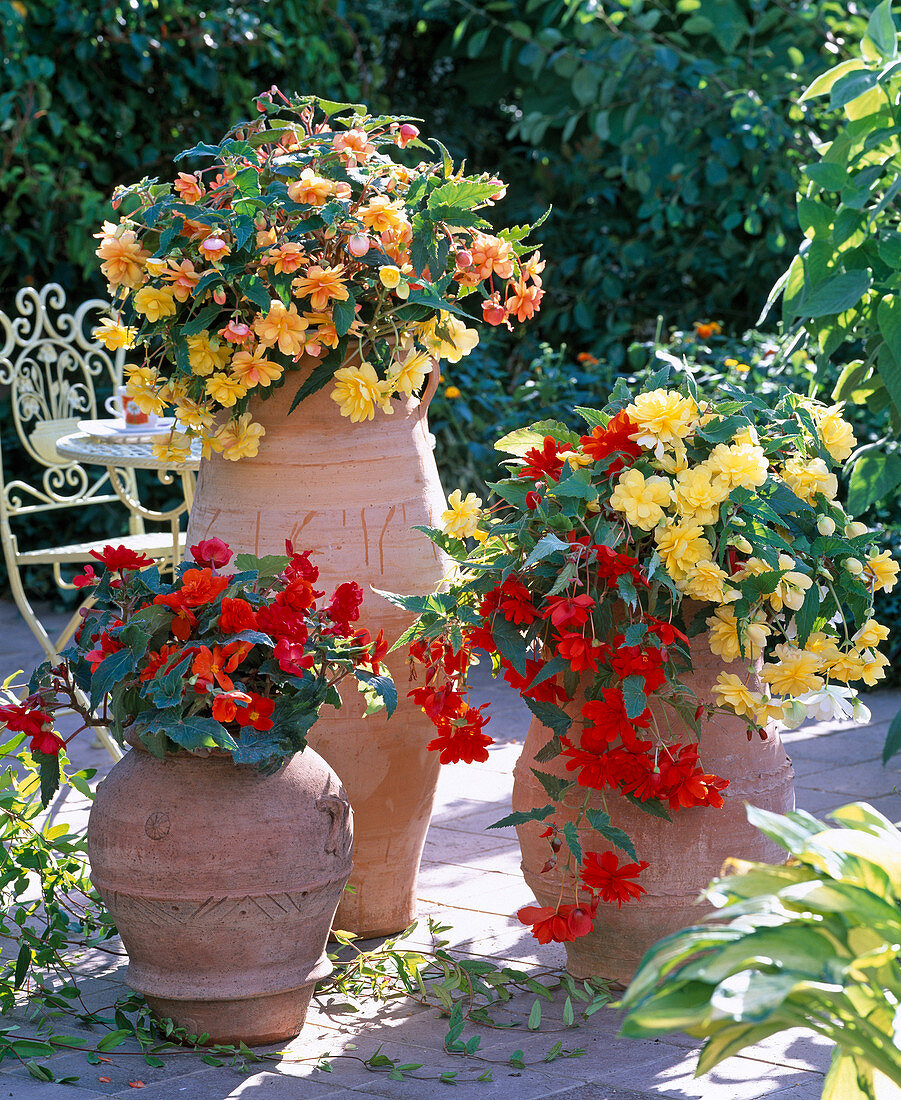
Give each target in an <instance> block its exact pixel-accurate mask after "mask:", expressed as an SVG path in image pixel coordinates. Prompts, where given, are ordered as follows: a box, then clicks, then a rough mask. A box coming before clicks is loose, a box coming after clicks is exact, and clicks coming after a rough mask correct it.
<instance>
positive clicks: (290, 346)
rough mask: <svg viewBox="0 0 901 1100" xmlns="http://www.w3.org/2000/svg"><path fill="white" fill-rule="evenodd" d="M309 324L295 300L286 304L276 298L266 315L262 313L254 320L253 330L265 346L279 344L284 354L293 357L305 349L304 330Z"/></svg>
mask: <svg viewBox="0 0 901 1100" xmlns="http://www.w3.org/2000/svg"><path fill="white" fill-rule="evenodd" d="M308 326H309V322H308V321H307V320H305V319H304V318H303V317H301V316H300V314H299V313H298V312H297V306H295V305H294V303H293V302H292V303H291V305H290V306H285V304H284V302H281V301H279V299H278V298H276V299H274V300H273V301H272V304H271V305H270V307H269V312H268V313H267V314H266V316H265V317H264V316H263V315H262V314H260V315H259V316H258V317H257V319H256V320H255V321H254V323H253V331H254V332H255V333H256V334H257V336H258V337H259V340H260V344H261V345H262V346H263V347H264V348H271V347H274V346H275V345H276V344H278V350H279V351H280V352H281V353H282V355H290V356H292V357H293V356H295V355H299V354H300V352H301V350H302V349H303V346H304V331H305V330H306V329H307V327H308Z"/></svg>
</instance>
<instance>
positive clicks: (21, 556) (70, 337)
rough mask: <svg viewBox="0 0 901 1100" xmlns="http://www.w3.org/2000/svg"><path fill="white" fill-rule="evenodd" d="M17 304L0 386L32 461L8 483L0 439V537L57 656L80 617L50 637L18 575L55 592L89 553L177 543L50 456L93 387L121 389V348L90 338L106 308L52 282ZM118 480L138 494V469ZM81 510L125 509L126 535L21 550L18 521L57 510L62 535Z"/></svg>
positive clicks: (155, 551)
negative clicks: (46, 582) (37, 578)
mask: <svg viewBox="0 0 901 1100" xmlns="http://www.w3.org/2000/svg"><path fill="white" fill-rule="evenodd" d="M15 304H16V309H17V311H18V316H17V317H13V318H10V317H9V316H7V315H6V314H5V313H3V312H0V386H7V387H9V394H8V400H9V415H11V418H12V423H13V425H14V427H15V431H16V434H17V436H18V441H19V444H20V445H21V447H22V449H23V450H24V452H25V454H26V455H27V458H28V459H29V460H31V461H30V462H29V465H32V464H33V467H34V476H33V478H29V480H25V479H24V478H18V477H17V478H15V479H14V480H12V481H9V482H7V480H6V476H5V475H4V470H3V448H2V439H0V541H2V543H3V555H4V558H5V560H6V566H7V570H8V571H9V584H10V589H11V590H12V595H13V599H14V600H15V602H16V606H17V607H18V609H19V611H20V612H21V613H22V616H23V617H24V619H25V621H26V622H27V623H28V626H29V627H30V629H31V631H32V633H33V634H34V636H35V637H36V638H37V640H38V642H39V643H40V645H41V647H42V648H43V650H44V652H45V653H46V654H47V656H48V657H50V658H53V657H56V656H57V655H58V654H59V653H60V651H61V650H62V649H63V647H64V646H65V645H66V644H67V643H68V641H69V639H70V638H71V637H72V634H73V633H74V632H75V629H76V627H77V626H78V623H79V621H80V616H79V613H78V611H76V613H75V614H74V615H73V616H72V617H71V619H70V620H69V622H68V623H67V625H66V627H65V629H64V630H63V632H62V633H61V634H60V636H59V637H58V638H56V639H55V640H54V639H52V638H51V637H50V635H49V634H48V633H47V631H46V630H45V628H44V626H43V625H42V624H41V622H40V620H39V619H38V617H37V615H36V614H35V611H34V609H33V607H32V605H31V602H30V600H29V599H28V595H27V593H26V591H25V586H24V583H23V580H22V572H21V571H22V569H24V568H26V567H31V566H44V567H49V568H51V569H52V570H53V577H54V580H55V581H56V584H57V585H58V586H59V587H60V588H70V589H72V588H74V587H75V586H74V585H73V584H72V583H71V580H69V579H67V578H66V577H65V576H64V575H63V569H64V568H65V567H73V568H72V570H71V572H72V573H75V572H77V571H78V567H79V566H81V565H85V564H89V563H92V562H94V560H95V559H94V558H93V557H92V556H91V553H90V551H91V550H100V549H102V547H103V546H105V545H107V544H108V543H110V542H113V543H116V544H117V545H118V544H122V545H125V546H128V547H130V548H131V549H132V550H135V551H137V552H140V553H144V554H148V555H150V556H151V557H154V558H156V559H157V560H159V561H160V562H161V564H165V565H167V566H171V565H174V561H173V557H174V554H175V544H176V542H177V538H176V539H173V531H172V530H169V531H163V532H146V531H145V530H144V523H143V520H142V519H141V517H140V516H137V515H135V514H133V513H130V512H129V511H128V509H126V508H125V507H124V505H123V504H122V503H121V501H120V499H119V498H118V497H117V495H116V494H115V492H114V491H113V489H112V486H111V484H110V476H109V473H108V471H105V470H101V469H100V468H97V467H93V468H88V467H85V466H82V465H80V464H79V463H77V462H72V461H70V460H68V459H65V458H62V457H61V456H60V455H59V454H58V453H57V451H56V446H55V444H56V441H57V440H58V439H60V438H62V436H64V435H68V434H69V433H71V432H74V431H77V430H78V421H79V420H89V419H95V418H96V417H97V398H96V395H95V384H96V385H97V387H98V388H102V389H104V390H107V389H108V390H110V391H111V392H114V388H115V386H117V385H119V384H121V381H122V366H123V361H124V352H123V351H121V350H120V351H119V352H117V353H116V355H115V356H112V355H111V354H110V353H109V352H108V351H107V350H106V348H105V347H104V346H103V345H102V344H99V343H97V342H95V341H94V340H93V338H92V336H91V330H92V329H93V328H95V327H96V326H97V324H98V322H99V320H100V318H101V317H103V316H105V315H108V314H109V311H110V306H109V303H108V302H104V301H102V300H100V299H92V300H90V301H87V302H84V303H83V304H82V305H80V306H79V307H78V308H77V309H76V310H75V312H74V313H66V312H64V310H65V307H66V295H65V292H64V291H63V289H62V287H60V286H59V285H58V284H56V283H48V284H47V285H46V286H44V287H42V288H40V289H37V288H33V287H23V288H22V289H21V290H20V291H19V292H18V294H17V295H16V299H15ZM0 392H2V391H0ZM3 403H5V402H3ZM119 476H121V478H122V480H123V482H124V483H125V484H127V485H128V487H129V493H130V495H133V496H134V497H135V498H136V497H137V487H136V485H135V483H134V478H135V474H134V470H122V471H119ZM85 508H93V509H109V508H115V509H117V510H118V509H121V510H122V512H123V515H122V527H123V530H124V529H125V528H127V531H128V533H127V534H124V535H123V536H121V537H119V536H108V537H106V538H102V539H96V540H93V541H89V542H80V543H69V544H63V545H57V546H45V547H36V548H31V547H29V548H24V547H23V546H22V545H21V542H22V538H23V531H22V525H21V521H22V520H23V519H26V518H27V517H34V516H36V515H38V514H40V513H57V514H58V515H59V517H60V524H59V531H60V534H64V532H65V520H64V519H63V516H64V515H65V512H66V511H67V510H70V509H85ZM17 521H18V522H17ZM14 527H15V528H16V529H15V530H14ZM176 535H177V532H176ZM79 610H80V609H79ZM101 740H102V741H103V742H104V744H105V745H106V747H107V749H109V751H110V752H111V754H112V755H114V756H118V755H120V753H119V750H118V746H116V745H115V743H114V742H112V741H111V740H110V739H109V738H108V737H104V736H101Z"/></svg>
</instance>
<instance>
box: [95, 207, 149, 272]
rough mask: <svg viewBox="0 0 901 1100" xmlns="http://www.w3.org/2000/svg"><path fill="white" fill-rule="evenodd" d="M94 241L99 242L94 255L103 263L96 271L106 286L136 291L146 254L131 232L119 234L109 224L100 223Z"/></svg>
mask: <svg viewBox="0 0 901 1100" xmlns="http://www.w3.org/2000/svg"><path fill="white" fill-rule="evenodd" d="M94 237H95V238H97V239H98V240H99V241H100V245H99V247H98V248H97V249H96V250H95V252H94V255H95V256H99V257H100V259H101V260H103V263H102V264H101V265H100V270H101V271H102V272H103V274H104V276H105V277H106V280H107V282H108V283H109V284H110V286H111V287H112V288H113V289H115V288H116V287H120V286H127V287H139V286H140V285H141V281H142V280H143V278H144V263H145V261H146V260H147V259H148V258H149V256H150V253H149V252H148V251H147V250H146V249H144V248H143V247H142V246H141V244H140V242H139V241H138V239H137V236H136V235H135V233H134V231H133V230H131V229H126V230H122V228H121V227H120V226H118V225H113V223H112V222H104V223H103V229H102V231H101V232H100V233H95V234H94Z"/></svg>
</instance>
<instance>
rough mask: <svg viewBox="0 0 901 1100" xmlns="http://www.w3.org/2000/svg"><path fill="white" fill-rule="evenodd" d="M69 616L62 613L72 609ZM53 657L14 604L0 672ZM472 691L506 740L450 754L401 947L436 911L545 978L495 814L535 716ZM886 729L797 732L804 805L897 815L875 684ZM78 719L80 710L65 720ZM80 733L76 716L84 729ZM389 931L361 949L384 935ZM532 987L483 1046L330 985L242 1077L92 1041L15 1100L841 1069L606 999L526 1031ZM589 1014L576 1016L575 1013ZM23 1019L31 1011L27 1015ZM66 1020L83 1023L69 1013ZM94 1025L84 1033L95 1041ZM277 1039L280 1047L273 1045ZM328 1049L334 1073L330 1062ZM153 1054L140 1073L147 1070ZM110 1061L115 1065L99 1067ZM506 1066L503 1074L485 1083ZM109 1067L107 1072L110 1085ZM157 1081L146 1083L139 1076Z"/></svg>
mask: <svg viewBox="0 0 901 1100" xmlns="http://www.w3.org/2000/svg"><path fill="white" fill-rule="evenodd" d="M61 618H63V617H61ZM39 656H40V654H39V652H38V650H37V645H36V643H34V642H33V640H32V639H31V635H30V634H29V633H28V631H27V629H26V628H25V626H24V624H23V623H22V622H21V621H20V620H18V618H17V615H16V612H15V609H14V607H13V606H12V605H11V604H2V603H0V671H3V670H4V669H5V670H8V671H13V670H14V669H15V668H17V667H26V668H30V666H31V663H33V661H34V660H36V659H38V658H39ZM472 694H473V696H474V700H473V701H474V703H475V704H476V705H478V704H480V703H482V702H485V701H488V700H490V701H491V704H492V705H491V708H490V709H491V712H492V722H491V724H490V725H489V727H488V732H490V733H491V735H492V736H493V737H494V738H495V741H496V743H495V744H494V745H493V746H492V747H491V748H490V749H489V760H488V761H487V763H485V764H475V765H453V766H449V767H446V768H444V769H443V771H442V775H441V780H440V783H439V787H438V798H437V802H436V805H435V813H434V816H433V819H432V827H431V829H430V831H429V835H428V839H427V842H426V847H425V852H424V858H423V863H422V871H421V874H420V880H419V899H420V902H419V918H420V919H419V923H418V926H417V928H416V929H415V931H414V932H413V933H412V934H411V935H410V937H408V938H407V939H406V940H405V941H403V943H402V944H401V946H402V947H404V948H407V949H410V950H418V949H423V950H426V949H428V948H430V947H431V945H432V937H431V935H430V934H429V931H428V927H427V922H426V919H425V918H426V916H431V917H433V918H434V919H436V920H437V921H439V922H440V923H442V924H444V925H449V926H450V927H449V930H448V931H447V932H445V933H442V936H443V938H444V939H446V940H447V941H448V943H449V949H450V950H452V951H453V952H454V954H455V955H456V956H457V957H459V958H461V959H483V960H484V959H490V960H491V961H492V962H494V963H495V965H497V966H512V967H514V968H517V969H521V968H522V969H528V970H530V971H531V972H534V973H536V974H545V973H547V972H548V971H550V970H553V968H556V967H562V966H563V964H564V962H565V953H564V950H563V947H562V945H560V944H548V945H545V946H542V945H539V944H538V943H536V941H535V940H534V939H533V938H532V936H531V935H530V933H529V931H528V929H527V928H525V927H524V926H523V925H521V924H520V923H519V922H518V921H517V920H516V919H515V916H514V913H515V911H516V909H517V908H519V907H520V906H521V905H524V904H528V903H529V902H531V901H532V900H533V899H532V897H531V895H530V893H529V890H528V888H527V887H526V885H525V883H524V881H523V879H522V876H521V873H520V866H519V865H520V853H519V847H518V844H517V842H516V834H515V830H514V829H512V828H510V827H507V828H504V829H499V830H490V829H488V826H489V825H490V824H492V823H493V822H495V821H497V820H498V819H499V818H502V817H504V816H505V815H506V814H508V813H509V812H510V798H511V791H512V785H513V775H512V772H513V766H514V764H515V762H516V759H517V757H518V756H519V753H520V751H521V745H522V741H523V740H524V738H525V733H526V729H527V726H528V723H529V720H530V717H531V716H530V713H529V711H528V709H527V708H526V707H525V705H524V704H523V703H522V700H521V699H520V698H519V697H518V696H517V695H516V693H515V692H513V691H512V690H511V689H509V688H508V687H507V685H506V684H505V683H503V682H497V681H492V680H491V677H490V669H489V667H488V666H487V663H483V665H482V666H481V667H480V668H479V669H477V670H476V672H475V675H474V678H473V691H472ZM867 703H868V705H869V706H870V707H871V709H872V711H873V725H872V726H871V727H870V728H867V729H864V728H859V727H853V726H842V725H840V724H837V723H829V722H820V723H812V724H810V725H808V726H804V727H802V728H801V729H799V730H796V731H793V732H791V733H788V734H786V735H785V742H786V747H787V750H788V752H789V755H791V756H793V758H794V765H795V772H796V782H797V788H796V789H797V801H798V804H799V805H800V806H802V807H804V808H805V809H808V810H810V811H811V812H815V813H818V814H820V813H823V812H825V811H826V810H829V809H833V808H835V807H836V806H838V805H841V804H843V803H845V802H849V801H852V800H854V799H865V800H867V801H870V802H872V803H873V804H874V805H876V806H877V807H878V808H879V809H881V810H882V812H883V813H885V814H886V815H887V816H889V817H891V818H892V819H893V820H897V819H899V818H901V793H899V789H901V764H899V762H898V761H897V760H896V761H891V762H890V763H889V766H888V767H887V768H884V767H883V766H882V762H881V753H882V743H883V740H884V736H885V730H886V729H887V726H888V723H889V721H890V720H891V718H892V717H893V716H894V713H895V712H896V710H897V709H898V707H899V706H901V693H892V692H879V693H875V694H873V695H870V696H868V697H867ZM66 721H67V723H69V724H71V722H72V721H74V719H73V718H71V717H70V718H69V719H67V720H66ZM70 728H72V729H74V726H70ZM72 758H73V761H74V763H75V764H76V765H77V766H79V767H90V768H96V769H97V776H96V777H95V779H94V780H93V781H92V785H96V783H97V782H98V781H99V780H100V779H101V778H102V777H103V776H104V775H105V774H106V772H107V771H108V770H109V768H110V767H111V766H112V761H111V759H110V757H109V755H108V754H107V753H106V751H105V750H103V749H102V748H99V747H95V746H94V745H93V744H92V738H91V737H90V736H89V735H85V736H82V737H79V738H76V739H75V741H74V742H73V744H72ZM87 812H88V803H87V801H86V800H85V799H84V798H82V797H81V796H80V795H77V794H76V793H75V792H72V791H69V792H67V793H66V795H65V797H64V798H60V799H58V800H57V801H56V802H55V803H54V804H53V806H52V807H51V810H50V816H51V819H52V821H53V822H54V823H57V824H61V823H65V824H67V825H69V826H70V828H71V829H72V830H76V831H80V830H81V829H83V828H84V827H85V824H86V820H87ZM376 942H377V941H372V942H371V943H370V944H366V943H361V945H360V946H363V947H366V946H375V945H376ZM120 952H121V945H120V944H119V942H118V941H117V940H114V941H111V942H110V943H109V944H108V945H107V950H104V951H100V950H98V949H93V950H90V951H86V952H84V953H83V956H82V957H81V958H80V959H79V961H78V962H77V965H76V970H77V972H78V973H79V974H80V975H81V988H82V995H83V998H84V1001H85V1005H86V1006H87V1008H89V1009H99V1008H108V1007H109V1006H111V1005H112V1004H113V1003H114V1001H115V999H116V997H118V996H120V995H122V994H123V993H124V992H125V987H124V984H123V974H124V969H125V959H124V957H123V955H122V954H121V953H120ZM533 1002H534V997H533V996H532V995H531V994H527V995H517V996H516V997H515V998H514V999H513V1001H511V1003H510V1005H509V1006H508V1007H507V1008H506V1009H505V1010H502V1011H501V1012H499V1013H498V1019H501V1018H503V1020H504V1022H507V1023H509V1022H512V1021H515V1022H516V1024H517V1026H516V1027H515V1028H512V1029H509V1030H508V1029H504V1028H496V1029H493V1028H490V1027H487V1026H481V1025H480V1026H478V1027H475V1026H472V1025H468V1026H467V1028H466V1031H465V1034H464V1038H466V1039H469V1038H471V1037H472V1036H474V1035H476V1034H477V1035H479V1036H480V1038H481V1045H480V1047H479V1049H478V1050H477V1051H476V1052H475V1053H474V1054H473V1055H470V1056H467V1057H465V1058H464V1057H460V1056H459V1055H453V1054H448V1053H447V1052H445V1050H444V1037H445V1035H446V1032H447V1021H446V1019H445V1018H442V1016H441V1013H440V1011H438V1010H436V1009H435V1008H433V1007H424V1006H422V1005H420V1004H419V1003H417V1002H416V1001H415V1000H413V999H409V998H404V999H398V1000H393V1001H388V1002H364V1003H363V1004H362V1005H360V1006H359V1010H358V1011H350V1006H348V1003H347V999H346V997H345V996H344V995H343V994H324V995H321V996H320V997H318V998H317V999H315V1000H314V1002H313V1005H312V1006H311V1010H310V1014H309V1017H308V1021H307V1025H306V1027H305V1029H304V1031H303V1033H302V1034H301V1035H300V1036H299V1037H298V1038H297V1039H296V1040H295V1041H294V1042H293V1043H290V1044H288V1045H287V1046H286V1047H284V1048H281V1049H283V1051H284V1053H283V1054H281V1056H280V1057H279V1058H278V1060H277V1061H273V1062H266V1063H264V1064H263V1065H262V1066H258V1067H257V1066H254V1067H251V1068H252V1069H253V1070H255V1072H252V1073H250V1074H247V1075H243V1076H242V1075H241V1074H239V1073H238V1072H237V1071H236V1070H234V1069H231V1068H229V1067H227V1066H225V1067H211V1066H207V1065H204V1063H202V1062H201V1061H200V1058H199V1056H198V1055H194V1054H179V1055H177V1056H174V1057H172V1058H167V1059H166V1061H165V1065H164V1067H163V1068H161V1069H154V1068H153V1067H150V1066H146V1065H144V1064H143V1060H142V1059H141V1058H140V1055H139V1054H137V1052H135V1053H131V1054H129V1051H131V1050H132V1049H133V1048H132V1047H129V1046H128V1044H125V1046H123V1047H122V1048H120V1049H119V1050H116V1051H114V1052H112V1054H111V1055H110V1057H111V1062H110V1063H108V1064H104V1065H103V1066H102V1067H98V1066H90V1065H88V1064H87V1063H86V1061H85V1057H84V1055H83V1054H80V1053H74V1052H69V1053H66V1052H61V1053H60V1054H57V1055H54V1056H53V1058H52V1059H51V1060H50V1064H51V1065H52V1066H53V1070H54V1072H55V1073H57V1075H58V1076H63V1075H64V1074H65V1073H66V1072H69V1073H74V1074H78V1076H79V1081H78V1082H77V1084H76V1085H74V1086H62V1085H55V1084H49V1083H46V1082H39V1081H34V1080H33V1079H31V1078H30V1077H29V1076H28V1071H27V1069H25V1068H24V1067H23V1066H18V1065H17V1066H10V1065H9V1064H8V1063H4V1064H3V1065H2V1066H0V1100H99V1098H106V1097H116V1098H121V1097H124V1096H133V1095H140V1096H141V1097H142V1098H144V1100H181V1098H182V1097H184V1100H225V1098H232V1097H234V1098H240V1100H304V1098H305V1097H323V1098H331V1100H339V1098H344V1100H347V1098H351V1097H354V1096H385V1097H411V1098H415V1100H419V1098H421V1097H425V1096H431V1095H432V1094H433V1093H434V1092H435V1091H436V1089H438V1088H439V1086H438V1084H437V1081H436V1078H437V1077H438V1075H439V1074H440V1073H442V1072H456V1073H457V1075H458V1076H457V1078H456V1080H457V1081H458V1084H456V1085H455V1087H454V1096H456V1097H457V1098H458V1100H468V1098H469V1097H470V1096H472V1097H483V1098H486V1100H488V1098H491V1097H498V1098H502V1100H531V1098H533V1097H534V1098H538V1097H550V1096H554V1097H556V1098H557V1100H650V1098H652V1097H657V1098H659V1097H667V1098H673V1100H679V1098H681V1100H762V1098H766V1100H789V1098H792V1100H816V1098H818V1097H819V1095H820V1091H821V1088H822V1081H823V1072H824V1070H825V1068H826V1066H827V1065H828V1060H829V1055H830V1047H829V1044H828V1043H826V1042H825V1041H824V1040H822V1039H820V1038H819V1037H817V1036H814V1035H811V1034H810V1033H808V1032H805V1031H802V1030H794V1031H789V1032H785V1033H783V1034H781V1035H774V1036H771V1037H770V1038H769V1039H766V1040H764V1041H763V1042H761V1043H758V1044H757V1045H756V1046H754V1047H752V1048H750V1049H749V1050H748V1051H746V1052H745V1053H744V1054H743V1055H742V1056H740V1057H733V1058H730V1059H728V1060H727V1061H726V1062H724V1063H723V1064H722V1065H721V1066H719V1067H717V1069H716V1070H715V1071H714V1072H713V1073H712V1074H710V1075H709V1076H706V1077H704V1078H700V1079H697V1078H695V1077H694V1069H695V1064H696V1061H697V1050H698V1044H697V1043H696V1042H695V1041H694V1040H692V1039H690V1038H689V1037H687V1036H685V1035H680V1034H672V1035H668V1036H666V1037H664V1038H662V1039H659V1040H629V1039H623V1038H620V1037H619V1036H618V1034H617V1033H618V1030H619V1015H618V1013H617V1011H616V1010H615V1009H613V1008H609V1007H608V1008H604V1009H602V1010H601V1011H599V1012H597V1013H595V1014H594V1015H593V1016H592V1017H591V1018H590V1020H587V1021H582V1025H581V1026H580V1027H578V1028H575V1029H572V1028H569V1029H567V1028H564V1026H563V1023H562V1010H563V1002H564V998H563V997H561V996H559V995H558V996H557V997H556V998H555V1000H554V1001H553V1003H548V1002H543V1010H542V1011H543V1016H542V1026H541V1028H540V1030H538V1031H530V1030H529V1029H528V1027H527V1026H526V1022H525V1021H526V1019H527V1017H528V1014H529V1011H530V1009H531V1006H532V1004H533ZM577 1019H578V1016H577ZM15 1022H16V1023H19V1024H20V1025H21V1024H22V1022H23V1021H22V1019H21V1017H19V1016H18V1015H17V1018H16V1021H15ZM63 1030H66V1031H71V1030H72V1028H71V1027H70V1026H69V1025H68V1024H67V1025H66V1027H65V1028H63ZM96 1039H97V1035H96V1034H94V1035H93V1037H92V1036H91V1035H90V1034H87V1033H86V1041H87V1042H89V1043H92V1042H96ZM558 1040H559V1041H561V1042H562V1045H563V1050H564V1052H573V1051H576V1050H582V1051H584V1053H582V1054H580V1055H578V1056H574V1057H564V1056H562V1055H561V1056H559V1057H556V1058H554V1059H553V1060H552V1061H550V1062H546V1061H545V1058H546V1056H547V1054H548V1052H549V1051H550V1049H551V1048H552V1046H553V1044H554V1043H555V1042H557V1041H558ZM271 1049H275V1048H271ZM377 1050H381V1052H382V1053H383V1054H385V1055H386V1056H387V1057H389V1058H391V1059H393V1060H395V1061H397V1062H400V1063H410V1064H420V1063H421V1064H422V1066H423V1068H422V1070H417V1071H413V1072H412V1074H411V1076H410V1077H408V1078H407V1079H406V1080H404V1081H392V1080H391V1079H390V1078H389V1077H388V1074H387V1072H386V1071H381V1072H378V1073H376V1072H373V1071H372V1070H371V1069H369V1068H367V1067H366V1066H365V1065H364V1064H363V1062H364V1060H365V1059H368V1058H370V1057H371V1056H372V1055H373V1054H374V1053H375V1052H376V1051H377ZM516 1050H521V1051H523V1052H524V1058H525V1061H526V1063H527V1068H526V1069H525V1070H521V1069H517V1068H516V1067H515V1066H512V1065H511V1064H510V1055H511V1054H512V1053H513V1052H514V1051H516ZM323 1058H326V1059H329V1060H330V1061H331V1065H332V1072H331V1073H328V1072H325V1071H323V1070H322V1069H317V1068H316V1067H317V1064H318V1063H319V1061H320V1059H323ZM139 1063H140V1070H138V1069H136V1065H138V1064H139ZM101 1070H102V1071H103V1072H101ZM487 1071H490V1072H491V1075H492V1081H491V1082H487V1081H484V1082H477V1081H476V1078H477V1077H478V1076H479V1075H480V1074H483V1073H485V1072H487ZM99 1077H109V1078H110V1081H109V1083H101V1082H100V1081H99ZM136 1078H139V1079H140V1080H142V1081H143V1082H144V1084H145V1088H144V1089H143V1090H141V1091H140V1092H139V1093H134V1092H133V1091H132V1089H131V1087H130V1086H129V1082H131V1081H134V1080H135V1079H136Z"/></svg>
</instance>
